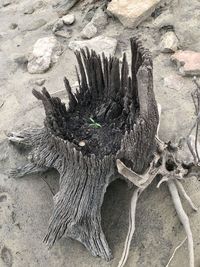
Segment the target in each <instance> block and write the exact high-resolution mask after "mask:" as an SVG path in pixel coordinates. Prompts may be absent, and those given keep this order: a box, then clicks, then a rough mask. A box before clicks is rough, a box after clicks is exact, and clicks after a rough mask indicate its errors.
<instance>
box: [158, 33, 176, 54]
mask: <svg viewBox="0 0 200 267" xmlns="http://www.w3.org/2000/svg"><path fill="white" fill-rule="evenodd" d="M177 49H178V38H177V37H176V35H175V33H174V32H172V31H169V32H166V33H165V34H164V35H163V36H162V38H161V43H160V50H161V51H162V52H163V53H172V52H175V51H177Z"/></svg>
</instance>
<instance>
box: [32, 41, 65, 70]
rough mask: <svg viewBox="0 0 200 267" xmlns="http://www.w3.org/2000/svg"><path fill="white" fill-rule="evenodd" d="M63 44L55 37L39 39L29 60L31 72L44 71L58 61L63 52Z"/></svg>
mask: <svg viewBox="0 0 200 267" xmlns="http://www.w3.org/2000/svg"><path fill="white" fill-rule="evenodd" d="M62 52H63V50H62V46H61V44H60V43H59V42H58V41H57V40H56V38H55V37H53V36H51V37H44V38H41V39H39V40H38V41H37V42H36V43H35V44H34V47H33V52H32V54H31V55H30V57H29V60H28V66H27V67H28V72H29V73H44V72H46V71H47V70H48V69H49V68H50V67H51V65H52V64H53V63H56V62H57V60H58V58H59V56H60V55H61V54H62Z"/></svg>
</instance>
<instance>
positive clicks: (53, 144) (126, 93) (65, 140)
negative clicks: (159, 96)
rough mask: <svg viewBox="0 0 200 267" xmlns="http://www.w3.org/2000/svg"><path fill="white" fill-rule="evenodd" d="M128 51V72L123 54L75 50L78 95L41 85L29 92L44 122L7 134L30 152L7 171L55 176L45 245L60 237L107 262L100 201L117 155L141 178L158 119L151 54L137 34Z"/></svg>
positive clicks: (18, 174)
mask: <svg viewBox="0 0 200 267" xmlns="http://www.w3.org/2000/svg"><path fill="white" fill-rule="evenodd" d="M131 51H132V65H131V70H130V73H131V74H130V75H129V68H128V63H127V60H126V55H125V54H124V56H123V63H122V66H121V67H120V63H119V59H117V58H115V57H110V58H106V57H105V56H104V55H102V58H101V57H100V56H99V55H97V54H96V53H95V52H94V51H91V52H90V51H89V50H87V49H86V50H81V52H76V57H77V61H78V66H79V71H78V70H77V78H78V81H79V88H78V90H77V91H76V93H75V94H73V93H72V90H71V87H70V84H69V81H68V80H67V79H66V78H65V79H64V83H65V87H66V90H67V94H68V96H69V108H68V109H66V107H65V105H64V104H63V103H62V102H61V100H60V99H59V98H57V97H52V96H51V95H50V94H49V93H48V92H47V90H46V89H45V88H43V90H42V93H40V92H37V91H36V90H33V94H34V96H35V97H36V98H37V99H39V100H41V101H42V102H43V105H44V109H45V113H46V118H45V120H44V127H43V128H41V129H32V130H25V131H23V132H21V133H18V134H16V133H13V134H11V135H10V137H9V139H10V141H11V142H13V143H16V144H23V145H26V146H28V147H29V148H30V149H31V151H30V153H29V163H28V164H27V165H26V166H23V167H19V168H17V169H15V170H13V171H12V172H11V176H13V177H22V176H24V175H27V174H29V173H34V172H37V171H46V170H47V169H49V168H55V169H57V170H58V172H59V174H60V182H59V191H58V193H57V194H56V195H55V196H54V209H53V214H52V216H51V218H50V222H49V227H48V231H47V234H46V236H45V238H44V240H45V242H46V243H47V244H48V245H49V246H50V247H51V246H52V245H53V244H54V243H55V241H56V240H59V239H60V238H61V237H62V236H63V235H64V234H65V235H67V236H69V237H72V238H74V239H76V240H78V241H80V242H82V243H83V244H84V245H85V247H86V248H87V249H88V250H89V251H90V252H91V253H92V254H93V255H94V256H100V257H102V258H104V259H106V260H110V259H111V258H112V255H111V250H110V248H109V246H108V243H107V241H106V238H105V235H104V233H103V231H102V227H101V206H102V202H103V199H104V194H105V192H106V188H107V186H108V185H109V184H110V183H111V182H112V181H113V180H114V179H116V178H117V177H118V176H119V174H118V169H119V165H118V169H117V162H116V160H118V163H119V162H121V164H122V166H123V164H124V165H125V166H126V167H128V168H130V169H131V170H132V171H134V172H135V173H137V174H138V175H140V174H143V173H144V172H145V171H146V169H148V167H149V166H150V163H151V162H152V160H153V159H154V157H155V156H154V154H155V151H156V142H157V141H156V138H155V136H156V133H157V126H158V123H159V116H158V110H157V104H156V101H155V97H154V92H153V75H152V68H153V67H152V60H151V55H150V53H149V51H148V50H146V49H144V48H143V46H142V44H141V42H140V41H138V40H137V39H136V38H132V39H131ZM154 161H155V160H154ZM151 166H152V164H151ZM125 176H126V175H125ZM148 183H149V181H145V185H147V184H148Z"/></svg>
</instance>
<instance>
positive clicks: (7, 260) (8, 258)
mask: <svg viewBox="0 0 200 267" xmlns="http://www.w3.org/2000/svg"><path fill="white" fill-rule="evenodd" d="M1 261H2V262H3V264H4V266H6V267H12V265H13V256H12V253H11V250H10V249H9V248H7V247H6V246H3V247H2V249H1Z"/></svg>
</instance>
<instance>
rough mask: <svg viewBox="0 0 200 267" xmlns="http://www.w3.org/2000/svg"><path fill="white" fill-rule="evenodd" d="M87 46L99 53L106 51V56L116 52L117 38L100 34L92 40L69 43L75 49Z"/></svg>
mask: <svg viewBox="0 0 200 267" xmlns="http://www.w3.org/2000/svg"><path fill="white" fill-rule="evenodd" d="M86 46H87V47H88V48H89V49H93V50H95V51H96V52H97V53H98V54H102V53H103V52H104V54H105V55H106V56H109V55H114V54H115V50H116V47H117V40H116V39H114V38H111V37H105V36H103V35H100V36H97V37H95V38H93V39H91V40H85V41H71V42H70V43H69V48H70V49H72V50H74V51H75V50H80V49H81V48H85V47H86Z"/></svg>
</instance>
